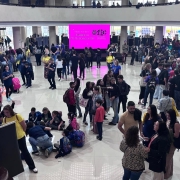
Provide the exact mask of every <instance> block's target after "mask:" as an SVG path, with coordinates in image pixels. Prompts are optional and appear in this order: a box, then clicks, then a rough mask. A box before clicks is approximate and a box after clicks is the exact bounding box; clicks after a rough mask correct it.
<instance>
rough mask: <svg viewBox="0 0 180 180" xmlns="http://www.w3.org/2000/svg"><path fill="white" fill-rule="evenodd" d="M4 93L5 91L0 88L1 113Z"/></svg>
mask: <svg viewBox="0 0 180 180" xmlns="http://www.w3.org/2000/svg"><path fill="white" fill-rule="evenodd" d="M2 93H3V89H2V88H0V111H1V108H2Z"/></svg>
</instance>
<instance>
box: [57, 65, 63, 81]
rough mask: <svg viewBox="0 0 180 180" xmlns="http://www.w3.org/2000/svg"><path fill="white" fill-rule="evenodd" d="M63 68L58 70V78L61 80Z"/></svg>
mask: <svg viewBox="0 0 180 180" xmlns="http://www.w3.org/2000/svg"><path fill="white" fill-rule="evenodd" d="M61 72H62V68H57V76H58V78H60V79H61Z"/></svg>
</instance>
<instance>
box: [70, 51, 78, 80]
mask: <svg viewBox="0 0 180 180" xmlns="http://www.w3.org/2000/svg"><path fill="white" fill-rule="evenodd" d="M71 61H72V65H71V68H72V72H73V76H74V80H76V79H77V69H78V61H79V58H78V57H77V56H76V51H73V56H72V57H71Z"/></svg>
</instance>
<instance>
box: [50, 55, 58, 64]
mask: <svg viewBox="0 0 180 180" xmlns="http://www.w3.org/2000/svg"><path fill="white" fill-rule="evenodd" d="M51 57H52V58H53V59H54V62H56V59H57V57H56V55H55V54H52V55H51Z"/></svg>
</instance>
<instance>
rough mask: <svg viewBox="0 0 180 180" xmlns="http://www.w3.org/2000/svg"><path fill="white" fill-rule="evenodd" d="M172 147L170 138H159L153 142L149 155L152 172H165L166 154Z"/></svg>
mask: <svg viewBox="0 0 180 180" xmlns="http://www.w3.org/2000/svg"><path fill="white" fill-rule="evenodd" d="M170 145H171V140H170V136H169V137H168V136H158V137H157V138H156V139H154V140H153V141H152V143H151V146H150V152H149V154H148V161H149V169H150V170H152V171H154V172H162V171H164V172H165V167H166V154H167V153H168V152H169V149H170Z"/></svg>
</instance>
